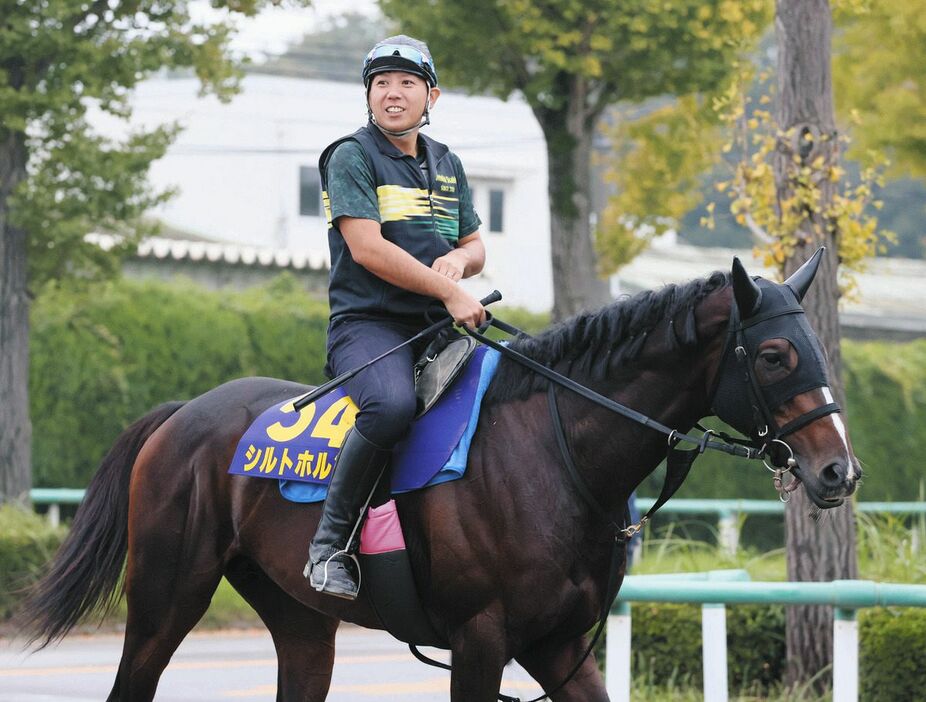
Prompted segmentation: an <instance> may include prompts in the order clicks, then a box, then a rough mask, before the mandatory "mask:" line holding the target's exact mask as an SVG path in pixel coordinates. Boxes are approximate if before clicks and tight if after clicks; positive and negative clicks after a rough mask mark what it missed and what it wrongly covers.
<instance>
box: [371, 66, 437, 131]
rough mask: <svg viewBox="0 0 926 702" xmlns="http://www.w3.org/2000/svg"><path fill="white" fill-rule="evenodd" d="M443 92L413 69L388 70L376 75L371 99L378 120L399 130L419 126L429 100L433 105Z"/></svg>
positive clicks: (381, 123) (379, 122) (372, 85)
mask: <svg viewBox="0 0 926 702" xmlns="http://www.w3.org/2000/svg"><path fill="white" fill-rule="evenodd" d="M439 94H440V90H438V89H437V88H431V90H430V91H429V90H428V84H427V83H426V82H425V80H424V79H423V78H420V77H419V76H416V75H415V74H413V73H404V72H402V71H387V72H384V73H377V74H376V75H374V76H373V79H372V81H371V83H370V92H369V95H368V96H367V101H368V102H369V105H370V109H371V110H372V111H373V117H374V118H375V119H376V123H377V124H379V125H380V126H382V127H385V128H386V129H390V130H392V131H396V132H399V131H403V130H405V129H409V128H411V127H414V126H416V125H417V124H418V122H419V121H420V120H421V116H422V115H423V114H424V108H425V107H426V105H427V102H428V100H429V99H430V101H431V104H432V105H433V104H434V102H435V101H436V100H437V96H438V95H439Z"/></svg>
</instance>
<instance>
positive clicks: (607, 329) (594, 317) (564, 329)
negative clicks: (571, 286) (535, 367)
mask: <svg viewBox="0 0 926 702" xmlns="http://www.w3.org/2000/svg"><path fill="white" fill-rule="evenodd" d="M729 282H730V278H729V274H727V273H720V272H716V273H712V274H711V275H710V276H708V277H707V278H704V279H698V280H693V281H691V282H690V283H686V284H684V285H666V286H665V287H663V288H661V289H659V290H646V291H644V292H640V293H637V294H636V295H633V296H632V297H631V296H623V297H620V298H618V299H617V300H615V301H614V302H612V303H610V304H608V305H605V306H604V307H602V308H601V309H599V310H597V311H595V312H587V313H583V314H579V315H577V316H575V317H572V318H570V319H567V320H566V321H564V322H560V323H559V324H556V325H554V326H552V327H550V328H549V329H547V330H545V331H543V332H542V333H540V334H539V335H537V336H535V337H530V336H526V335H519V336H518V337H516V338H515V339H514V340H512V342H511V344H510V347H511V348H512V349H514V350H516V351H519V352H521V353H522V354H524V355H525V356H528V357H530V358H532V359H534V360H535V361H537V362H539V363H542V364H543V365H545V366H547V367H548V368H553V367H555V366H557V365H561V364H563V363H565V364H566V365H565V367H562V368H559V369H558V370H559V371H560V372H564V373H567V374H569V373H571V372H573V371H575V372H577V373H580V374H582V375H584V376H585V377H588V378H593V379H594V378H602V377H604V376H605V375H606V374H607V373H608V372H609V371H612V370H613V369H615V368H617V367H619V366H621V365H623V364H625V363H628V362H630V361H632V360H633V359H634V358H636V356H637V354H638V353H639V352H640V350H641V349H642V348H643V344H644V343H645V342H646V337H647V334H648V332H649V331H650V330H652V329H653V328H654V327H655V326H656V325H657V324H658V323H659V322H660V321H662V320H664V319H674V318H675V317H676V316H677V315H679V313H681V312H685V314H684V317H683V319H680V320H677V322H676V324H674V325H673V330H674V332H675V333H674V334H673V335H670V339H669V341H670V345H671V346H673V347H674V346H688V345H691V344H694V343H696V342H697V334H696V325H695V318H694V308H695V306H696V305H697V304H698V303H699V302H700V301H701V300H703V299H704V298H705V297H706V296H708V295H710V294H711V293H712V292H714V291H716V290H719V289H720V288H723V287H725V286H726V285H728V284H729ZM548 382H549V381H547V380H546V379H545V378H543V377H542V376H540V375H538V374H537V373H534V372H533V371H530V370H528V369H527V368H525V367H524V366H521V365H520V364H518V363H517V362H515V361H512V360H510V359H508V358H506V357H504V356H503V357H502V360H501V362H500V364H499V367H498V372H497V373H496V374H495V378H494V379H493V380H492V383H491V385H490V386H489V389H488V391H487V392H486V397H485V401H486V402H487V403H489V404H493V403H497V402H506V401H509V400H520V399H524V398H526V397H527V396H528V395H530V394H532V393H534V392H538V391H540V390H545V389H546V387H547V384H548Z"/></svg>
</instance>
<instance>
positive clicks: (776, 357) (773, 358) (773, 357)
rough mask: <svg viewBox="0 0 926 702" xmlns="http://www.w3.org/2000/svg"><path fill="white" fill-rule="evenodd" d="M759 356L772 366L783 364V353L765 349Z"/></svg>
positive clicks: (776, 366)
mask: <svg viewBox="0 0 926 702" xmlns="http://www.w3.org/2000/svg"><path fill="white" fill-rule="evenodd" d="M759 358H761V359H762V361H763V363H765V365H767V366H769V367H771V368H780V367H781V365H782V359H781V354H780V353H778V352H777V351H763V352H762V353H761V354H759Z"/></svg>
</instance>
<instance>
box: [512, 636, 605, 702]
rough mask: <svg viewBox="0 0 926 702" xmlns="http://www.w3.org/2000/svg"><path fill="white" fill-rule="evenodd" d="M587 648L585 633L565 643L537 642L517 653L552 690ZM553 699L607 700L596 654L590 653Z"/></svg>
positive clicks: (559, 701) (566, 701) (561, 701)
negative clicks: (519, 653)
mask: <svg viewBox="0 0 926 702" xmlns="http://www.w3.org/2000/svg"><path fill="white" fill-rule="evenodd" d="M587 649H588V641H587V640H586V638H585V637H584V636H582V637H579V638H577V639H574V640H572V641H568V642H566V643H563V642H556V643H552V642H549V643H542V644H538V645H535V646H533V647H532V648H530V649H528V650H527V651H525V652H524V653H522V654H521V655H519V656H517V661H518V663H520V664H521V666H522V667H523V668H524V670H526V671H527V672H528V673H530V674H531V676H532V677H533V678H534V680H536V681H537V682H538V683H540V685H541V686H542V687H543V689H544V690H551V691H552V690H554V689H555V688H556V687H557V686H559V685H561V684H562V682H563V680H565V679H566V676H567V675H569V673H570V671H572V669H573V668H574V667H575V665H576V663H577V662H578V660H579V658H581V657H582V656H583V655H585V651H586V650H587ZM550 699H551V700H553V702H608V699H609V697H608V693H607V690H606V689H605V685H604V680H602V678H601V673H600V672H599V670H598V664H597V663H596V662H595V656H594V655H589V657H588V658H586V659H585V662H584V663H583V664H582V667H581V668H579V670H578V671H577V672H576V674H575V675H574V676H573V677H572V679H571V680H570V681H569V682H568V683H566V684H565V685H563V687H561V688H560V689H559V690H558V691H556V692H554V693H553V695H552V696H551V698H550Z"/></svg>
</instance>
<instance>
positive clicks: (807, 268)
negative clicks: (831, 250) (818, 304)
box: [785, 246, 826, 302]
mask: <svg viewBox="0 0 926 702" xmlns="http://www.w3.org/2000/svg"><path fill="white" fill-rule="evenodd" d="M824 251H826V247H825V246H821V247H820V248H819V249H817V252H816V253H815V254H814V255H813V256H811V257H810V258H808V259H807V260H806V261H805V262H804V265H803V266H801V267H800V268H798V269H797V270H796V271H794V273H792V274H791V277H790V278H788V279H787V280H786V281H785V285H787V286H788V287H789V288H791V290H792V291H794V294H795V295H796V296H797V301H798V302H800V301H801V300H803V299H804V295H806V294H807V290H808V289H809V288H810V284H811V283H812V282H813V278H814V276H815V275H816V274H817V269H818V268H819V267H820V261H822V260H823V252H824Z"/></svg>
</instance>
